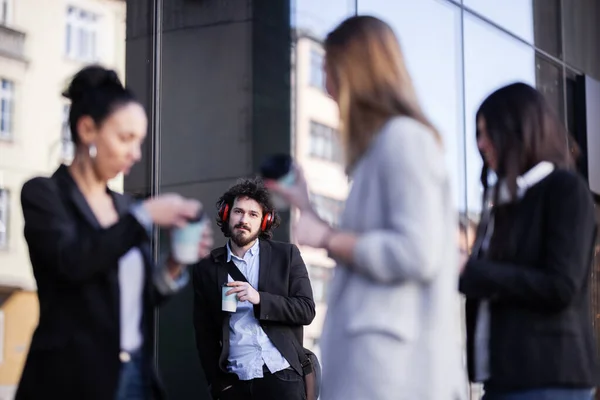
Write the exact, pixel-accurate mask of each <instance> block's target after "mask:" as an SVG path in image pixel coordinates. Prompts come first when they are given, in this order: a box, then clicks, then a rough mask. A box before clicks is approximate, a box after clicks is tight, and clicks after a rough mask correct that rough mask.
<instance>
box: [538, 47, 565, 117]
mask: <svg viewBox="0 0 600 400" xmlns="http://www.w3.org/2000/svg"><path fill="white" fill-rule="evenodd" d="M535 67H536V77H535V78H536V79H535V80H536V86H537V89H538V90H539V91H540V92H542V94H543V95H544V97H545V98H546V101H548V103H550V106H551V107H552V108H553V109H554V111H555V112H556V114H557V115H558V117H559V118H560V120H561V121H562V122H563V124H565V123H566V114H565V96H564V93H565V91H564V85H563V71H562V66H560V65H559V64H556V63H554V62H553V61H551V60H549V59H548V58H546V57H544V56H543V55H541V54H536V56H535Z"/></svg>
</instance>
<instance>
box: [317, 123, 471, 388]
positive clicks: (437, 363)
mask: <svg viewBox="0 0 600 400" xmlns="http://www.w3.org/2000/svg"><path fill="white" fill-rule="evenodd" d="M352 180H353V182H352V189H351V191H350V194H349V197H348V200H347V203H346V209H345V211H344V214H343V216H342V227H343V229H344V230H348V231H352V232H355V233H357V234H358V235H359V240H358V243H357V245H356V247H355V251H354V260H355V263H354V265H352V266H351V267H350V268H347V267H345V266H343V265H338V266H337V267H336V268H335V274H334V277H333V280H332V283H331V289H330V296H329V299H328V300H329V303H328V304H329V305H328V312H327V317H326V320H325V326H324V331H323V337H322V340H321V349H322V350H321V352H322V365H323V390H322V396H321V398H322V400H350V399H356V400H401V399H406V400H456V399H463V398H465V396H466V394H465V392H466V378H465V374H464V369H463V362H462V348H461V335H460V322H461V321H460V310H459V307H460V304H459V295H458V291H457V286H458V283H457V282H458V273H459V267H458V245H457V227H458V222H457V218H456V210H455V208H454V204H453V201H452V199H453V196H452V193H451V185H450V179H449V176H448V172H447V168H446V164H445V162H444V153H443V148H442V146H441V145H440V144H439V143H438V142H437V141H436V140H435V137H434V136H433V134H432V133H431V131H430V130H429V129H428V128H426V127H425V126H423V125H422V124H420V123H418V122H417V121H415V120H413V119H410V118H406V117H399V118H394V119H392V120H390V121H389V122H388V123H387V124H386V125H385V126H384V127H383V128H382V130H381V132H380V133H379V134H378V135H377V136H376V137H375V139H374V140H373V143H372V144H371V146H370V147H369V149H368V150H367V152H366V153H365V154H364V156H363V157H362V158H361V159H360V161H359V162H358V163H357V165H356V166H355V168H354V170H353V173H352Z"/></svg>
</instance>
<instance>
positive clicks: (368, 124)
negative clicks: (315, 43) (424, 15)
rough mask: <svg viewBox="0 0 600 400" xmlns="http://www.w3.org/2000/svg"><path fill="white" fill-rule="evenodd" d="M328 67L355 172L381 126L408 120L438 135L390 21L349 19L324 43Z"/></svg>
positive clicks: (342, 132) (370, 18)
mask: <svg viewBox="0 0 600 400" xmlns="http://www.w3.org/2000/svg"><path fill="white" fill-rule="evenodd" d="M325 52H326V55H325V65H326V71H327V73H328V79H331V80H332V82H333V85H334V87H335V91H336V97H337V101H338V104H339V108H340V125H341V126H340V133H341V140H342V143H343V145H344V148H345V152H346V164H347V167H348V169H351V168H352V167H353V166H354V164H355V163H356V162H357V161H358V160H359V159H360V157H361V156H362V155H363V154H364V152H365V151H366V150H367V148H368V147H369V145H370V144H371V141H372V140H373V138H374V137H375V135H376V134H377V132H378V131H379V130H380V129H381V127H382V126H383V125H384V124H385V123H386V122H387V121H388V120H389V119H390V118H392V117H395V116H407V117H410V118H413V119H415V120H417V121H419V122H421V123H422V124H423V125H425V126H427V127H429V128H431V131H432V132H433V134H434V135H435V136H436V138H437V139H438V141H439V142H440V143H441V138H440V136H439V134H438V132H437V130H436V129H435V128H434V127H433V125H432V124H431V123H430V122H429V120H428V119H427V118H426V117H425V114H424V113H423V111H422V110H421V107H420V105H419V102H418V100H417V95H416V93H415V89H414V87H413V84H412V80H411V78H410V75H409V73H408V70H407V68H406V65H405V63H404V57H403V55H402V51H401V49H400V44H399V43H398V40H397V39H396V35H395V34H394V32H393V30H392V29H391V28H390V26H389V25H387V24H386V23H385V22H383V21H381V20H380V19H377V18H375V17H370V16H356V17H351V18H348V19H346V20H345V21H344V22H342V23H341V24H340V25H339V26H338V27H337V28H335V29H334V30H333V31H332V32H330V33H329V35H327V38H326V39H325Z"/></svg>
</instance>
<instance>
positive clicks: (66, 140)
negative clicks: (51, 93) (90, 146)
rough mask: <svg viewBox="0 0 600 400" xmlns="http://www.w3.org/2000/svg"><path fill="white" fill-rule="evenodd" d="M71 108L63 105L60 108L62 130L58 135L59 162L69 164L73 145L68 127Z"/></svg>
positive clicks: (72, 153)
mask: <svg viewBox="0 0 600 400" xmlns="http://www.w3.org/2000/svg"><path fill="white" fill-rule="evenodd" d="M70 110H71V107H70V106H69V105H68V104H63V108H62V128H61V131H60V132H61V133H60V158H61V161H63V162H66V163H70V162H71V161H72V160H73V156H74V152H75V145H74V143H73V140H72V138H71V128H70V127H69V111H70Z"/></svg>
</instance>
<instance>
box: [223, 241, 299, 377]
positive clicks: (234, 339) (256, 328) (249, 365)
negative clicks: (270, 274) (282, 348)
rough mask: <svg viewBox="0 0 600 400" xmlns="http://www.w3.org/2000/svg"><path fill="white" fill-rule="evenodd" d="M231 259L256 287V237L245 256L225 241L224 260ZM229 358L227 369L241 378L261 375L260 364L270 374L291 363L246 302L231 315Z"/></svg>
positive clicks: (258, 263)
mask: <svg viewBox="0 0 600 400" xmlns="http://www.w3.org/2000/svg"><path fill="white" fill-rule="evenodd" d="M231 260H233V263H234V264H235V265H236V266H237V267H238V269H239V270H240V271H241V272H242V274H244V276H245V277H246V279H247V280H248V283H250V285H252V287H253V288H255V289H256V288H257V287H258V276H259V274H258V273H259V269H260V247H259V243H258V240H257V241H256V243H254V245H253V246H252V247H251V248H250V249H249V250H248V251H247V252H246V254H244V258H239V257H237V256H236V255H235V254H233V253H232V252H231V248H230V247H229V243H227V262H229V261H231ZM228 280H229V282H233V279H231V276H229V277H228ZM228 361H229V363H228V366H227V369H228V370H229V372H232V373H234V374H236V375H237V376H238V377H239V378H240V380H242V381H247V380H251V379H256V378H262V377H263V365H266V366H267V368H269V371H271V373H275V372H277V371H281V370H284V369H286V368H289V366H290V364H289V363H288V362H287V360H286V359H285V358H284V357H283V356H282V355H281V353H280V352H279V350H277V349H276V348H275V346H274V345H273V343H271V340H269V337H268V336H267V334H266V333H265V331H263V329H262V328H261V326H260V324H259V322H258V320H257V319H256V318H255V317H254V306H253V305H252V303H250V302H249V301H240V302H238V305H237V311H236V312H235V313H234V314H233V315H232V316H231V320H230V322H229V359H228Z"/></svg>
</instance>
